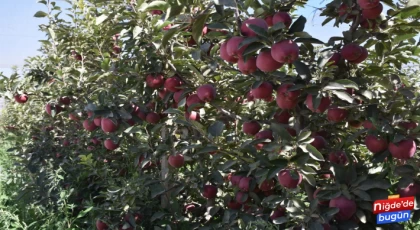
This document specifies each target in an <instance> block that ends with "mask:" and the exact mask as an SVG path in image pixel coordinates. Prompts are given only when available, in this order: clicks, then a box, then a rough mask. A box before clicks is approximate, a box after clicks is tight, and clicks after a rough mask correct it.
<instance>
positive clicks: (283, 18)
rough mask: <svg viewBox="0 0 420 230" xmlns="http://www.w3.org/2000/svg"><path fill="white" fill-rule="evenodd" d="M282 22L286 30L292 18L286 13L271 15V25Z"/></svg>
mask: <svg viewBox="0 0 420 230" xmlns="http://www.w3.org/2000/svg"><path fill="white" fill-rule="evenodd" d="M279 22H282V23H283V24H284V25H285V26H286V28H289V27H290V25H291V24H292V17H290V15H289V14H288V13H286V12H277V13H275V14H274V15H273V25H275V24H277V23H279Z"/></svg>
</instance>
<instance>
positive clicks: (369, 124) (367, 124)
mask: <svg viewBox="0 0 420 230" xmlns="http://www.w3.org/2000/svg"><path fill="white" fill-rule="evenodd" d="M362 125H363V128H365V129H373V130H375V129H376V128H375V126H373V124H372V122H370V121H367V120H366V121H363V123H362Z"/></svg>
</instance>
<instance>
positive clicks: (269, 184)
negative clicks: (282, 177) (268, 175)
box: [260, 179, 275, 192]
mask: <svg viewBox="0 0 420 230" xmlns="http://www.w3.org/2000/svg"><path fill="white" fill-rule="evenodd" d="M274 186H275V182H274V180H273V179H271V180H269V179H267V180H265V181H263V182H262V183H261V184H260V189H261V191H263V192H268V191H271V190H273V189H274Z"/></svg>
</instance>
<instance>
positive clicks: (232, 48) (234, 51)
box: [226, 36, 248, 58]
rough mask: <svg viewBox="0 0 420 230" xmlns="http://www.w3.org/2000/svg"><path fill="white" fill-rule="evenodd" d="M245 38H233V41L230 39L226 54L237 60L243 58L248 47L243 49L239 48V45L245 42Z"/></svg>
mask: <svg viewBox="0 0 420 230" xmlns="http://www.w3.org/2000/svg"><path fill="white" fill-rule="evenodd" d="M244 39H245V38H244V37H238V36H236V37H232V38H231V39H229V41H228V42H227V46H226V52H227V54H228V55H229V56H230V57H235V58H239V57H242V53H243V52H244V50H245V49H246V47H247V46H248V45H244V46H243V47H242V48H240V49H238V48H239V44H241V42H242V41H243V40H244Z"/></svg>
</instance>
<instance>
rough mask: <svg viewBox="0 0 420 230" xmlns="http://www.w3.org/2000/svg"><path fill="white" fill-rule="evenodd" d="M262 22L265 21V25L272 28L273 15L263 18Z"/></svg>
mask: <svg viewBox="0 0 420 230" xmlns="http://www.w3.org/2000/svg"><path fill="white" fill-rule="evenodd" d="M264 20H265V23H267V25H268V26H269V27H271V26H273V15H269V16H267V17H265V19H264Z"/></svg>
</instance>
